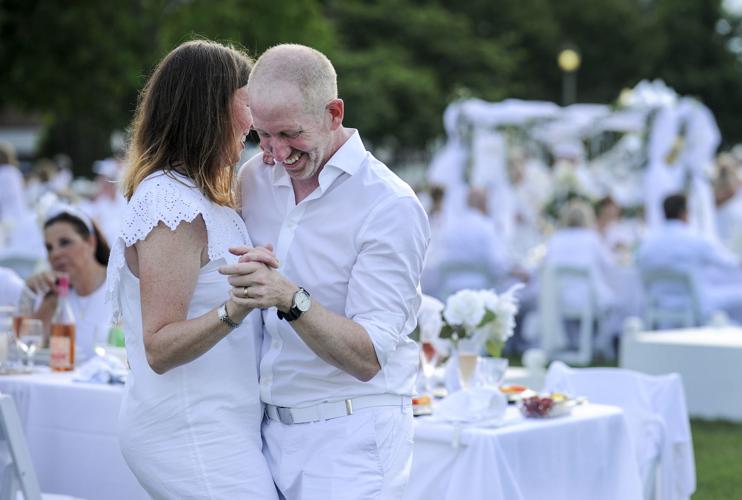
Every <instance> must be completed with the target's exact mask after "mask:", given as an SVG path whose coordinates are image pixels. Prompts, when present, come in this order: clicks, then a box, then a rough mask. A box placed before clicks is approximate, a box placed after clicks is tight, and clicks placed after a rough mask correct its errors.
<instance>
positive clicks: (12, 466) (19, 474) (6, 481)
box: [0, 394, 74, 500]
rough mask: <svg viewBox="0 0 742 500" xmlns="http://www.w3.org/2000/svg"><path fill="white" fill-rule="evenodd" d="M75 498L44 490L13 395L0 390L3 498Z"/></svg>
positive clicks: (0, 498)
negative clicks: (37, 475)
mask: <svg viewBox="0 0 742 500" xmlns="http://www.w3.org/2000/svg"><path fill="white" fill-rule="evenodd" d="M23 499H25V500H42V499H43V500H65V499H66V500H74V498H73V497H69V496H65V495H51V494H44V495H42V494H41V490H40V488H39V481H38V479H37V478H36V472H35V471H34V468H33V464H32V463H31V455H30V454H29V452H28V444H27V443H26V436H25V435H24V434H23V427H22V426H21V420H20V418H19V417H18V411H17V410H16V407H15V402H14V401H13V398H12V397H10V396H8V395H7V394H0V500H23Z"/></svg>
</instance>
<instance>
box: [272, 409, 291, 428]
mask: <svg viewBox="0 0 742 500" xmlns="http://www.w3.org/2000/svg"><path fill="white" fill-rule="evenodd" d="M276 413H277V414H278V420H279V421H280V422H281V423H282V424H285V425H291V424H293V423H294V416H293V415H292V414H291V408H284V407H283V406H276Z"/></svg>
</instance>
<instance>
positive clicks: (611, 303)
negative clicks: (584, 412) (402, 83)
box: [0, 81, 742, 363]
mask: <svg viewBox="0 0 742 500" xmlns="http://www.w3.org/2000/svg"><path fill="white" fill-rule="evenodd" d="M444 124H445V129H446V132H447V141H446V142H445V144H444V145H443V146H442V147H441V148H440V149H439V150H438V152H437V153H436V154H435V156H434V158H433V161H432V163H431V165H430V166H429V168H428V169H427V172H426V187H425V188H423V189H421V190H420V197H421V199H422V201H423V203H424V205H425V206H426V207H427V209H428V214H429V217H430V224H431V229H432V233H431V234H432V240H431V244H430V250H429V254H428V257H427V263H426V269H425V272H424V276H423V282H422V289H423V292H424V293H426V294H428V295H431V296H434V297H437V298H439V299H442V300H444V299H445V298H446V297H447V296H448V295H449V294H451V293H453V292H455V291H457V290H460V289H464V288H475V289H479V288H495V289H496V290H498V291H503V290H505V289H506V288H507V287H509V286H510V285H512V284H513V283H516V282H521V283H524V284H526V285H527V286H526V288H525V290H524V291H523V292H521V294H520V303H521V308H520V309H521V313H520V317H519V321H518V333H517V334H516V336H515V337H514V339H513V340H511V341H510V343H509V345H508V347H507V348H508V349H509V350H510V351H511V352H512V351H515V352H519V351H522V350H523V349H525V348H527V347H535V346H541V347H543V348H545V349H546V350H547V351H549V352H550V353H551V354H552V355H553V357H560V356H558V355H556V354H558V353H569V352H571V353H572V355H571V356H572V357H570V356H569V355H565V356H562V357H563V358H564V359H566V360H568V361H574V362H579V363H587V362H589V361H590V360H591V359H592V357H593V355H594V353H595V352H596V351H597V352H598V353H601V354H603V355H604V356H607V357H612V356H615V354H616V351H615V348H616V339H617V338H618V336H619V335H620V332H621V330H622V324H623V322H624V320H625V319H626V318H627V317H629V316H640V317H643V318H644V319H645V320H646V321H647V322H648V323H649V324H647V325H645V326H646V327H647V328H649V329H651V328H660V327H665V326H674V325H675V326H684V325H688V326H690V325H700V324H706V323H708V322H715V323H717V324H723V323H729V322H734V323H742V286H739V285H742V268H740V257H742V189H740V186H742V181H741V179H742V146H738V147H735V148H732V149H731V150H729V151H727V152H723V153H718V154H717V150H718V148H719V145H720V142H721V141H720V134H719V131H718V129H717V127H716V123H715V121H714V117H713V115H712V114H711V112H710V111H709V110H708V109H707V108H706V107H705V106H704V105H703V104H702V103H700V102H698V101H696V100H694V99H691V98H687V97H680V96H677V95H676V94H675V93H674V92H673V91H672V90H671V89H669V88H667V87H666V86H664V84H663V83H662V82H657V81H655V82H641V83H640V84H639V85H637V86H636V87H635V88H634V89H633V90H630V91H625V92H624V93H622V95H621V97H620V98H619V99H618V100H617V102H616V103H615V105H612V106H609V105H598V104H577V105H572V106H568V107H560V106H557V105H556V104H553V103H548V102H533V101H519V100H513V99H509V100H506V101H503V102H499V103H489V102H484V101H480V100H476V99H471V100H464V101H457V102H454V103H452V104H451V105H450V106H449V107H448V108H447V109H446V111H445V114H444ZM122 167H123V165H122V162H121V161H120V160H116V159H113V158H109V159H105V160H101V161H98V162H95V164H94V165H93V167H92V171H93V174H94V179H93V180H89V179H83V178H79V179H73V175H72V173H71V169H70V161H69V159H68V158H66V157H64V156H63V155H59V156H57V157H55V158H54V160H44V161H40V162H38V163H37V164H36V166H35V167H34V168H33V169H32V170H30V171H29V172H27V173H26V176H25V178H24V176H23V175H22V174H21V171H20V170H19V169H18V168H17V162H16V159H15V154H14V152H13V148H12V147H11V146H10V145H9V144H2V145H0V303H2V304H7V305H16V304H17V303H18V301H19V298H20V296H21V292H22V291H23V288H24V280H27V282H28V284H29V287H30V288H31V289H32V290H33V291H34V292H36V293H37V294H38V293H39V292H40V291H44V290H41V288H43V287H42V286H41V285H40V283H43V280H42V279H41V278H40V275H39V274H38V273H39V272H40V271H44V270H46V269H51V270H52V271H55V257H54V255H53V254H52V253H53V252H58V251H60V250H62V251H64V250H65V249H64V245H65V244H66V243H65V241H66V240H65V239H64V235H63V237H62V239H61V240H59V235H56V238H57V239H58V240H59V241H52V240H53V239H54V237H55V235H54V234H49V231H48V230H49V228H48V227H47V228H45V227H44V226H45V223H47V222H48V221H49V220H50V217H51V215H52V214H59V212H60V210H61V211H68V212H73V216H74V217H76V218H77V219H79V221H80V222H81V225H80V227H81V228H82V227H83V226H90V227H92V226H93V224H95V228H96V231H85V230H84V229H83V230H81V231H78V232H79V233H80V237H81V238H82V240H85V241H88V240H89V239H90V238H91V235H93V236H94V237H95V239H96V240H99V239H102V240H108V241H109V242H111V241H112V240H113V239H114V238H115V236H116V235H117V233H118V231H119V226H118V224H119V223H120V220H121V215H122V211H123V210H124V209H125V207H126V201H125V199H124V198H123V196H122V195H121V193H120V192H119V189H118V184H117V182H116V181H117V180H118V178H119V176H120V174H121V170H122ZM676 194H681V195H683V196H681V197H680V198H682V200H680V202H679V201H678V199H677V197H674V198H673V196H671V195H676ZM668 197H671V198H673V199H675V202H673V203H675V204H674V205H673V207H671V210H674V212H673V214H672V215H671V216H670V217H666V214H665V212H666V209H667V207H664V208H663V203H664V202H665V201H666V200H667V199H668ZM683 200H687V207H682V206H681V207H678V206H676V205H677V203H681V202H682V201H683ZM681 204H682V203H681ZM671 205H672V203H671ZM65 207H69V208H65ZM98 229H99V230H100V234H102V238H98V237H97V236H96V235H97V234H99V233H97V230H98ZM96 243H97V241H96ZM66 251H67V252H69V249H67V250H66ZM77 251H78V250H75V252H77ZM79 251H80V252H82V253H84V254H85V255H84V256H83V257H81V258H80V260H79V262H78V261H72V264H70V263H69V262H68V263H67V264H65V265H64V266H62V267H65V266H66V271H67V272H68V273H71V274H73V275H75V276H72V285H73V291H74V292H76V295H74V296H73V301H72V302H73V307H75V308H76V309H77V310H76V311H75V312H76V313H77V314H78V315H79V316H80V317H81V318H82V317H85V316H89V315H90V314H91V311H95V315H94V316H96V319H95V320H94V321H95V322H98V323H100V325H99V326H95V327H91V329H92V330H94V331H93V332H92V333H90V334H89V335H88V336H89V337H90V340H89V341H87V344H88V345H90V346H92V345H93V344H94V342H95V341H96V339H95V337H98V336H101V335H105V332H106V331H107V326H108V325H109V324H110V317H107V318H104V317H103V316H105V315H106V314H109V313H107V311H108V310H109V308H108V307H107V306H106V305H105V300H104V297H103V295H104V294H103V293H102V292H101V290H103V289H104V280H105V276H104V274H101V273H100V265H101V262H100V259H98V260H97V261H96V258H95V254H96V250H95V248H94V246H90V245H88V246H87V247H85V246H80V247H79ZM99 253H100V252H99ZM64 259H67V257H64V258H62V257H59V258H58V261H60V260H64ZM60 265H61V264H59V263H58V264H57V266H60ZM72 268H75V270H74V271H73V270H72ZM77 275H80V276H79V277H78V276H77ZM47 276H48V275H47ZM82 276H86V277H87V278H84V279H83V278H82ZM91 276H92V277H93V279H90V277H91ZM88 279H90V282H88V281H87V280H88ZM75 285H77V290H74V288H75ZM81 290H82V293H80V291H81ZM37 301H39V302H40V301H41V299H40V298H37ZM2 304H0V305H2ZM37 305H38V304H37ZM565 320H566V321H565ZM104 323H105V325H106V326H102V325H103V324H104Z"/></svg>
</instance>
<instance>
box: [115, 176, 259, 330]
mask: <svg viewBox="0 0 742 500" xmlns="http://www.w3.org/2000/svg"><path fill="white" fill-rule="evenodd" d="M198 215H201V217H202V218H203V220H204V224H205V225H206V232H207V238H208V254H209V259H210V260H217V259H219V258H225V259H226V260H227V261H231V260H233V259H234V257H233V256H232V255H231V254H230V253H229V251H228V249H229V247H230V246H237V245H249V244H250V239H249V237H248V236H247V230H246V229H245V226H244V223H243V222H242V220H241V219H240V217H239V215H237V213H236V212H235V211H234V210H232V209H229V208H227V207H220V206H218V205H215V204H214V203H212V202H210V201H209V200H208V199H207V198H206V197H205V196H204V195H203V194H202V193H201V192H200V191H199V190H198V189H197V188H196V187H195V186H194V185H193V183H192V182H191V181H190V180H188V179H187V178H185V177H181V176H178V178H177V179H176V178H174V177H171V176H170V175H166V174H163V173H161V172H160V173H156V174H152V175H150V176H149V177H147V178H146V179H145V180H144V181H142V183H141V184H140V185H139V186H138V187H137V189H136V191H135V192H134V195H133V196H132V198H131V200H129V203H128V205H127V207H126V211H125V212H124V218H123V220H122V222H121V233H120V234H119V236H118V237H117V238H116V240H115V241H114V242H113V245H112V247H111V255H110V257H109V260H108V272H107V279H106V281H107V290H108V292H107V300H109V301H111V303H112V306H113V310H114V316H116V317H119V315H120V312H121V307H120V291H119V285H120V280H121V272H123V270H124V266H125V265H126V259H125V256H124V252H125V250H126V248H127V247H130V246H131V245H134V244H135V243H136V242H137V241H140V240H143V239H145V238H146V237H147V235H148V234H149V233H150V232H151V231H152V229H154V228H155V226H157V225H158V224H159V223H160V222H162V223H164V224H165V225H166V226H167V227H169V228H170V229H171V230H175V229H176V228H177V227H178V225H179V224H180V223H181V222H184V221H185V222H192V221H193V220H194V219H195V218H196V217H197V216H198Z"/></svg>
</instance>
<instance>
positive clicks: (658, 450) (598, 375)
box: [545, 361, 696, 500]
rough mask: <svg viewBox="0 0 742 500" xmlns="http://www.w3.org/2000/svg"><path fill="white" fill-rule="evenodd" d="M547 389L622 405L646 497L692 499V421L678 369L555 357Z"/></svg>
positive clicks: (666, 499) (693, 469)
mask: <svg viewBox="0 0 742 500" xmlns="http://www.w3.org/2000/svg"><path fill="white" fill-rule="evenodd" d="M545 390H546V391H557V392H564V393H568V394H572V395H575V396H586V397H587V398H588V400H589V401H591V402H593V403H598V404H608V405H614V406H619V407H620V408H621V409H623V411H624V415H625V417H626V421H627V424H628V427H629V434H630V436H631V438H632V441H633V446H634V449H635V451H636V456H637V463H638V466H639V471H640V473H641V476H642V479H643V481H644V498H645V499H646V500H655V499H656V500H687V499H689V498H690V496H691V494H692V493H693V492H694V491H695V486H696V478H695V464H694V459H693V446H692V439H691V434H690V424H689V422H688V412H687V409H686V405H685V396H684V394H683V387H682V382H681V380H680V376H679V375H677V374H675V373H672V374H667V375H646V374H643V373H639V372H636V371H632V370H626V369H623V368H569V367H568V366H566V365H565V364H564V363H562V362H560V361H555V362H553V363H552V364H551V366H550V367H549V370H548V372H547V374H546V382H545Z"/></svg>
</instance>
